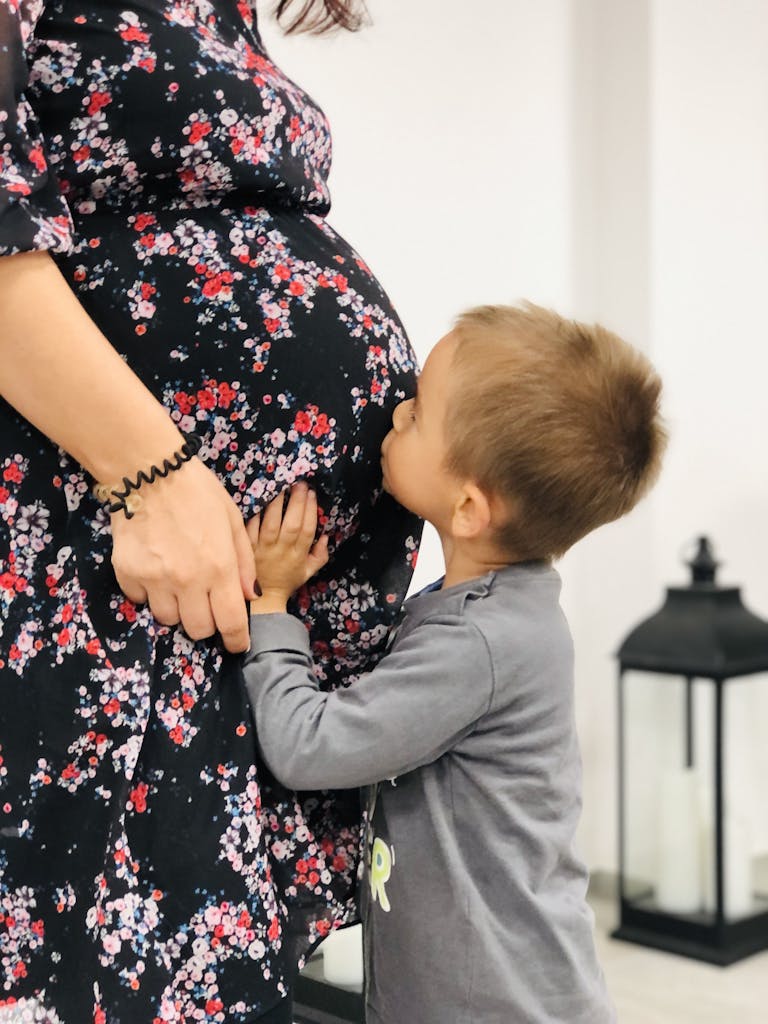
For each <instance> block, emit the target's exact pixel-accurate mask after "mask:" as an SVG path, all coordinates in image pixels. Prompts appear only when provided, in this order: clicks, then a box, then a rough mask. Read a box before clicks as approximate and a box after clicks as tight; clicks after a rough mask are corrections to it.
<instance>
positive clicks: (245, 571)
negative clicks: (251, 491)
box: [112, 459, 255, 653]
mask: <svg viewBox="0 0 768 1024" xmlns="http://www.w3.org/2000/svg"><path fill="white" fill-rule="evenodd" d="M138 493H139V494H140V496H141V499H142V500H141V505H140V508H139V509H138V511H136V513H135V514H134V516H133V518H132V519H130V520H128V519H126V518H125V516H124V514H123V513H122V512H116V513H115V514H114V515H113V516H112V535H113V548H112V565H113V567H114V570H115V575H116V577H117V582H118V584H119V585H120V589H121V590H122V591H123V593H124V594H125V595H126V597H128V598H129V599H130V600H131V601H133V602H135V603H137V604H139V603H142V602H145V601H146V602H148V603H149V607H150V609H151V611H152V614H153V615H154V616H155V618H156V619H157V620H158V621H159V622H162V623H163V624H164V625H168V626H173V625H176V623H181V625H182V626H183V627H184V630H185V631H186V633H187V634H188V635H189V636H190V637H191V638H192V639H193V640H202V639H203V638H205V637H209V636H212V635H213V634H214V633H215V632H217V631H218V632H219V633H220V634H221V638H222V641H223V643H224V646H225V647H226V649H227V650H228V651H231V652H232V653H239V652H241V651H245V650H247V649H248V616H247V613H246V605H245V597H249V598H250V597H254V596H255V592H254V586H253V581H254V564H253V552H252V550H251V545H250V542H249V540H248V535H247V534H246V532H245V524H244V523H243V518H242V515H241V513H240V512H239V510H238V508H237V505H235V503H234V501H233V500H232V499H231V498H230V496H229V494H228V493H227V492H226V490H225V489H224V487H223V486H222V484H221V483H220V482H219V480H218V478H217V477H216V475H215V474H214V473H212V472H211V471H210V470H209V469H207V468H206V467H205V466H204V465H203V464H202V463H201V462H200V461H199V460H198V459H191V460H190V461H189V462H188V463H187V464H186V465H184V466H183V467H182V468H181V469H180V470H179V471H178V472H176V473H169V475H168V476H167V477H166V478H165V479H159V480H156V481H155V482H154V483H152V484H145V485H144V486H142V488H141V489H140V491H139V492H138Z"/></svg>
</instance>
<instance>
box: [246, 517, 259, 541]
mask: <svg viewBox="0 0 768 1024" xmlns="http://www.w3.org/2000/svg"><path fill="white" fill-rule="evenodd" d="M260 524H261V515H260V514H259V513H258V512H257V513H256V515H255V516H254V517H253V519H249V520H248V522H247V523H246V524H245V532H246V533H247V534H248V540H249V541H250V542H251V544H252V545H253V546H254V547H255V546H256V545H257V544H258V543H259V526H260Z"/></svg>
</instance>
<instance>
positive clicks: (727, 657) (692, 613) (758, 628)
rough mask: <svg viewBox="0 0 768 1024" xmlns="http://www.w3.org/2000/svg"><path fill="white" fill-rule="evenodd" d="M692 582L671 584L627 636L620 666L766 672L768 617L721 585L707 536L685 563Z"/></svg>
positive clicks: (714, 674)
mask: <svg viewBox="0 0 768 1024" xmlns="http://www.w3.org/2000/svg"><path fill="white" fill-rule="evenodd" d="M687 564H688V566H689V567H690V569H691V573H692V578H691V583H690V585H689V586H687V587H669V588H667V596H666V600H665V602H664V604H663V605H662V607H661V608H660V609H659V611H658V612H656V614H655V615H652V616H651V617H650V618H649V619H646V620H645V621H644V622H641V623H640V625H638V626H636V627H635V628H634V629H633V630H632V632H631V633H629V635H628V636H627V637H626V639H625V640H624V642H623V643H622V645H621V647H620V648H619V651H618V658H619V664H620V666H621V668H622V669H637V670H639V671H647V672H662V673H671V674H674V675H686V676H704V677H709V678H715V679H726V678H733V677H734V676H743V675H750V674H752V673H755V672H764V671H768V622H766V621H765V620H764V619H761V618H760V617H759V616H757V615H754V614H753V613H752V612H750V611H748V610H747V609H746V608H745V607H744V605H743V603H742V600H741V591H740V589H739V588H738V587H720V586H718V584H717V582H716V580H715V576H716V571H717V566H718V563H717V562H716V561H715V558H714V556H713V554H712V548H711V545H710V543H709V541H708V539H707V538H706V537H700V538H699V542H698V550H697V552H696V555H695V557H694V558H693V559H692V560H691V561H690V562H688V563H687Z"/></svg>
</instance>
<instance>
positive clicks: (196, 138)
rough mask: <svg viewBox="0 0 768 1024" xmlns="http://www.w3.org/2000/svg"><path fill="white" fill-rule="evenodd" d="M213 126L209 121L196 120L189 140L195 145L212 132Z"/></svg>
mask: <svg viewBox="0 0 768 1024" xmlns="http://www.w3.org/2000/svg"><path fill="white" fill-rule="evenodd" d="M210 130H211V126H210V124H209V123H208V121H195V123H194V124H193V125H192V127H191V128H190V131H189V141H190V142H191V143H192V144H193V145H194V144H195V143H196V142H200V141H201V140H202V139H204V138H205V136H206V135H207V134H208V133H209V132H210Z"/></svg>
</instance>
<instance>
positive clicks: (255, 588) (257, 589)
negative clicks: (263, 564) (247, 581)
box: [253, 580, 261, 597]
mask: <svg viewBox="0 0 768 1024" xmlns="http://www.w3.org/2000/svg"><path fill="white" fill-rule="evenodd" d="M253 592H254V594H255V595H256V597H261V587H260V586H259V581H258V580H254V581H253Z"/></svg>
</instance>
